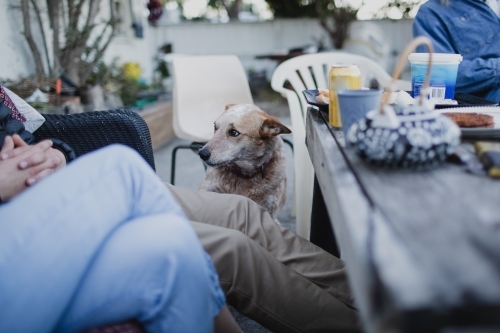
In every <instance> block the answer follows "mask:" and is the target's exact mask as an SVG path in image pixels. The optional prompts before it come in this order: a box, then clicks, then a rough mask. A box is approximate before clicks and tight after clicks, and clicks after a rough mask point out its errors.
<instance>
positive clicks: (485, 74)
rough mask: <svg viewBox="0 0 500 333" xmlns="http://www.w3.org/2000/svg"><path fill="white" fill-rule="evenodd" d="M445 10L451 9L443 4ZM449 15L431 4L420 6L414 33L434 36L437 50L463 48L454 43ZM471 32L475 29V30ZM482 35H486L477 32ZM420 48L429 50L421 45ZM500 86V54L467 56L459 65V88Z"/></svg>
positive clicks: (477, 89)
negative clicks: (496, 55)
mask: <svg viewBox="0 0 500 333" xmlns="http://www.w3.org/2000/svg"><path fill="white" fill-rule="evenodd" d="M441 10H450V9H449V8H441ZM449 21H450V20H449V17H448V16H446V15H442V14H440V13H438V12H437V11H436V10H434V9H430V8H427V7H422V8H420V10H419V12H418V14H417V16H416V17H415V20H414V22H413V36H414V37H417V36H426V37H429V38H430V39H431V40H432V44H433V46H434V51H435V52H436V53H457V54H460V50H458V48H457V47H456V45H455V43H454V38H453V37H454V36H453V35H452V32H451V31H450V26H449V24H450V23H449ZM466 33H470V34H474V33H475V31H474V30H471V31H469V32H466ZM477 38H479V39H480V38H482V36H477ZM417 52H428V51H427V49H426V48H425V46H420V47H418V49H417ZM499 86H500V58H479V57H478V58H474V59H465V57H464V59H463V60H462V62H461V63H460V65H459V67H458V76H457V85H456V90H457V91H460V92H465V93H477V92H484V91H489V90H491V89H494V88H498V87H499Z"/></svg>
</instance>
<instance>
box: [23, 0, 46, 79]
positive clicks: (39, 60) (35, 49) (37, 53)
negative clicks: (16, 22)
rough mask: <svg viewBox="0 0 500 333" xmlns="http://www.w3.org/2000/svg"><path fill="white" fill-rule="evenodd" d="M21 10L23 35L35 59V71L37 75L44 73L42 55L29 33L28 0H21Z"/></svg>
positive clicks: (40, 75)
mask: <svg viewBox="0 0 500 333" xmlns="http://www.w3.org/2000/svg"><path fill="white" fill-rule="evenodd" d="M21 10H22V13H23V24H24V31H23V35H24V37H25V38H26V41H27V42H28V45H29V48H30V50H31V53H32V54H33V58H34V59H35V66H36V73H37V75H38V76H39V77H42V76H43V75H44V69H43V63H42V57H41V56H40V51H39V50H38V47H37V46H36V44H35V41H34V40H33V35H32V34H31V23H30V8H29V3H28V0H21Z"/></svg>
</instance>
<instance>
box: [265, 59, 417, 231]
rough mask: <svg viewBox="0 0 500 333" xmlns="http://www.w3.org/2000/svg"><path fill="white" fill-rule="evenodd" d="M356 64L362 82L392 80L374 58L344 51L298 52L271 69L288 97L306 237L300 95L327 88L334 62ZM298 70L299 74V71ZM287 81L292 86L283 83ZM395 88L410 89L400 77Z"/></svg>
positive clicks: (309, 169)
mask: <svg viewBox="0 0 500 333" xmlns="http://www.w3.org/2000/svg"><path fill="white" fill-rule="evenodd" d="M339 63H345V64H356V65H358V66H359V69H360V71H361V84H362V85H363V86H365V87H368V86H369V83H370V80H371V79H372V78H375V79H376V80H377V81H378V82H379V84H380V86H381V87H385V86H387V85H388V84H389V83H390V82H391V76H390V75H389V74H388V73H387V72H386V71H385V70H384V69H383V68H382V67H381V66H380V65H379V64H377V63H376V62H374V61H373V60H371V59H368V58H366V57H363V56H360V55H355V54H350V53H344V52H325V53H314V54H307V55H302V56H298V57H295V58H292V59H289V60H287V61H285V62H283V63H281V64H280V65H279V66H278V67H277V68H276V69H275V71H274V73H273V76H272V79H271V86H272V88H273V90H275V91H277V92H279V93H281V94H282V96H284V97H286V98H287V100H288V107H289V108H290V117H291V121H292V133H293V142H294V161H295V212H296V221H297V222H296V223H297V234H298V235H300V236H302V237H304V238H307V239H309V231H310V225H311V206H312V193H313V180H314V170H313V166H312V164H311V160H310V158H309V153H308V151H307V148H306V145H305V140H306V131H305V115H306V110H307V106H308V105H307V103H306V100H305V98H304V96H303V95H302V91H303V90H306V89H317V88H324V89H328V84H327V82H328V80H327V76H328V72H329V70H330V67H331V65H333V64H339ZM299 73H300V75H299ZM287 81H288V82H290V84H291V85H292V87H293V90H291V89H289V88H287V87H285V83H286V82H287ZM396 89H404V90H410V89H411V84H410V82H407V81H401V80H399V81H398V82H397V87H396Z"/></svg>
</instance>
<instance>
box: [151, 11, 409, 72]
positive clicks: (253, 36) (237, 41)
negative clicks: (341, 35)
mask: <svg viewBox="0 0 500 333" xmlns="http://www.w3.org/2000/svg"><path fill="white" fill-rule="evenodd" d="M412 23H413V21H412V20H400V21H392V20H380V21H356V22H354V24H353V25H352V28H351V29H352V31H353V33H354V34H356V33H355V32H356V31H360V32H361V33H366V32H369V31H370V28H371V27H373V26H375V28H376V29H377V30H378V31H380V32H381V33H380V35H381V36H382V38H383V39H384V40H385V41H386V42H387V43H388V50H387V52H386V53H387V54H385V56H386V57H387V59H386V60H385V65H386V66H385V67H386V69H387V70H388V71H389V72H392V69H393V67H394V62H395V61H396V60H397V57H398V56H399V53H400V52H401V51H402V49H403V48H404V46H405V45H406V44H407V43H408V42H409V41H410V40H411V39H412V30H411V25H412ZM372 30H373V29H372ZM151 33H152V35H153V37H152V38H154V40H155V44H163V43H167V42H170V43H172V44H173V50H174V52H175V53H179V54H188V55H203V54H236V55H237V56H238V57H239V58H240V60H241V61H242V63H243V65H244V67H246V68H254V69H266V70H267V71H268V72H271V73H272V70H273V69H274V67H275V66H276V62H275V61H271V60H258V59H255V56H257V55H263V54H269V53H276V52H280V51H284V50H286V49H288V48H291V47H296V46H301V45H306V44H311V43H314V42H315V40H316V41H317V40H321V39H322V40H324V41H325V42H326V46H327V47H330V45H329V40H328V38H327V37H326V33H325V32H324V30H323V29H322V28H321V26H320V25H319V24H318V21H317V20H315V19H288V20H273V21H266V22H254V23H239V22H235V23H226V24H211V23H206V22H192V23H180V24H176V25H167V26H161V27H157V28H154V29H151Z"/></svg>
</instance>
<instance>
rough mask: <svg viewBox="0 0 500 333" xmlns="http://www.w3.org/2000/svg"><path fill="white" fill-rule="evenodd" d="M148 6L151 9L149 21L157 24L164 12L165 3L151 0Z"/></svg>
mask: <svg viewBox="0 0 500 333" xmlns="http://www.w3.org/2000/svg"><path fill="white" fill-rule="evenodd" d="M146 6H147V8H148V9H149V16H148V21H149V22H150V23H152V24H155V23H156V22H157V21H158V20H159V19H160V17H161V15H162V14H163V5H162V3H161V2H160V0H149V2H148V4H147V5H146Z"/></svg>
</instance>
